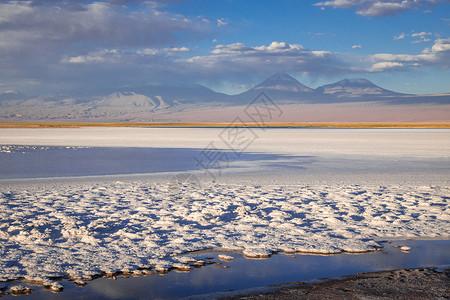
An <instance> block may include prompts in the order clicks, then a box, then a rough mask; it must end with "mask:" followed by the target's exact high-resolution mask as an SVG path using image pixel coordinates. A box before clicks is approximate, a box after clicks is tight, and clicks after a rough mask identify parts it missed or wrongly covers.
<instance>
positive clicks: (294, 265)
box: [5, 240, 450, 299]
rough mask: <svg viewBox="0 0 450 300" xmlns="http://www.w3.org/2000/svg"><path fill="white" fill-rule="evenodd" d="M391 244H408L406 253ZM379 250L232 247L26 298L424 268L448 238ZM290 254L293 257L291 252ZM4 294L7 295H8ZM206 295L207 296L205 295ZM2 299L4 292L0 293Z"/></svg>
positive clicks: (199, 288)
mask: <svg viewBox="0 0 450 300" xmlns="http://www.w3.org/2000/svg"><path fill="white" fill-rule="evenodd" d="M395 245H400V246H410V247H411V248H412V249H411V251H410V252H409V253H405V252H402V251H401V250H400V249H399V248H394V246H395ZM383 250H384V251H377V252H373V253H365V254H337V255H325V256H319V255H302V254H283V253H279V254H277V255H274V256H272V257H271V258H268V259H263V260H250V259H246V258H244V257H243V256H242V255H241V254H239V253H236V252H227V254H229V255H232V256H233V257H234V260H233V261H230V262H221V263H222V264H223V265H227V266H229V268H226V269H223V268H218V267H217V266H216V264H211V265H207V266H205V267H202V268H200V269H194V270H192V271H191V272H189V273H177V272H173V271H172V272H170V273H168V274H166V275H156V274H155V275H149V276H144V277H131V278H122V277H119V278H117V280H112V279H106V278H101V279H96V280H94V281H92V282H89V283H88V285H87V286H86V287H84V288H80V287H76V286H75V285H74V284H73V282H70V281H66V280H65V281H63V282H62V283H63V285H64V287H65V290H64V292H63V293H59V294H52V293H50V292H49V291H45V290H43V289H41V288H39V287H36V288H35V291H33V293H32V294H31V295H29V296H27V299H91V298H92V299H94V298H95V299H149V298H154V299H168V298H180V297H188V296H194V295H205V294H211V293H217V292H223V291H230V290H240V289H247V288H253V287H260V286H265V285H270V284H277V283H286V282H293V281H301V280H310V279H317V278H322V277H335V276H342V275H349V274H355V273H362V272H373V271H381V270H392V269H400V268H414V267H425V266H433V265H443V264H449V263H450V241H437V240H427V241H398V242H392V243H391V244H388V243H384V249H383ZM219 253H220V254H221V253H223V252H215V251H201V252H197V253H190V254H189V255H190V256H193V257H196V258H202V259H207V257H214V261H215V262H219V260H218V259H217V255H218V254H219ZM293 256H294V257H293ZM8 297H9V296H8ZM207 297H210V296H207ZM5 298H7V297H5Z"/></svg>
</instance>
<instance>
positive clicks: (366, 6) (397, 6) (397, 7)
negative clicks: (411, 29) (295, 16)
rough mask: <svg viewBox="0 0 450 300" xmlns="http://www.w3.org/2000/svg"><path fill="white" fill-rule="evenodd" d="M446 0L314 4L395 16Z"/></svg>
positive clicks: (352, 0)
mask: <svg viewBox="0 0 450 300" xmlns="http://www.w3.org/2000/svg"><path fill="white" fill-rule="evenodd" d="M444 1H447V0H332V1H322V2H318V3H315V4H314V5H316V6H320V7H332V8H351V9H356V13H357V14H359V15H362V16H366V17H386V16H395V15H398V14H400V13H404V12H407V11H409V10H417V9H420V8H421V7H422V6H434V5H437V4H439V3H440V2H444Z"/></svg>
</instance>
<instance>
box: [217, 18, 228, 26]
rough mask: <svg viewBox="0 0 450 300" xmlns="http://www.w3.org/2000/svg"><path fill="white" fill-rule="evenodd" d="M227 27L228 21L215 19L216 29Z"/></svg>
mask: <svg viewBox="0 0 450 300" xmlns="http://www.w3.org/2000/svg"><path fill="white" fill-rule="evenodd" d="M227 25H228V20H227V19H225V18H220V19H217V27H224V26H227Z"/></svg>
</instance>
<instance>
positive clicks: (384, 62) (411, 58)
mask: <svg viewBox="0 0 450 300" xmlns="http://www.w3.org/2000/svg"><path fill="white" fill-rule="evenodd" d="M367 60H368V61H369V62H372V66H371V67H369V68H367V70H368V71H370V72H381V71H386V70H388V69H391V70H392V69H394V70H406V69H409V68H415V67H426V66H439V67H442V68H449V67H450V39H437V40H435V41H434V44H433V46H432V47H431V48H427V49H425V50H423V52H422V53H421V54H417V55H413V54H388V53H384V54H374V55H370V56H369V57H368V58H367Z"/></svg>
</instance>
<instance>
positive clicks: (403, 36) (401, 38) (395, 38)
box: [394, 33, 407, 41]
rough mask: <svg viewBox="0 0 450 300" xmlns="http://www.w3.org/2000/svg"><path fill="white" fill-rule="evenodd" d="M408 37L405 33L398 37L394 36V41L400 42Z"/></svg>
mask: <svg viewBox="0 0 450 300" xmlns="http://www.w3.org/2000/svg"><path fill="white" fill-rule="evenodd" d="M406 36H407V35H406V34H404V33H400V34H398V35H396V36H394V40H396V41H398V40H403V39H404V38H405V37H406Z"/></svg>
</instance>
